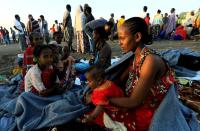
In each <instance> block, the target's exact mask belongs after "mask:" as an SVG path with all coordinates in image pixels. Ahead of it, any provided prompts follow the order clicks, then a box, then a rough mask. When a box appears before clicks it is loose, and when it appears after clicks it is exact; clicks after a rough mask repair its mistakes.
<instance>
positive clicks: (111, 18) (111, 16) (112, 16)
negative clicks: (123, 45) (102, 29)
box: [109, 13, 117, 41]
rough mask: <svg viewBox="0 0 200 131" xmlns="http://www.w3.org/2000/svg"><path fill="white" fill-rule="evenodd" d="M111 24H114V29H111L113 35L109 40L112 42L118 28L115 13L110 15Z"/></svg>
mask: <svg viewBox="0 0 200 131" xmlns="http://www.w3.org/2000/svg"><path fill="white" fill-rule="evenodd" d="M109 22H111V23H112V24H113V27H112V28H111V35H110V36H109V39H110V40H111V41H112V40H113V38H114V35H115V32H116V31H117V29H116V26H115V20H114V13H112V14H111V15H110V19H109Z"/></svg>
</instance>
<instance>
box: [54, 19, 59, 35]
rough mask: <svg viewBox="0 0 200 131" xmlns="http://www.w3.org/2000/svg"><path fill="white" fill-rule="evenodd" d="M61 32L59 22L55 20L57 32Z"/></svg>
mask: <svg viewBox="0 0 200 131" xmlns="http://www.w3.org/2000/svg"><path fill="white" fill-rule="evenodd" d="M58 30H59V25H58V21H57V20H55V31H56V32H58Z"/></svg>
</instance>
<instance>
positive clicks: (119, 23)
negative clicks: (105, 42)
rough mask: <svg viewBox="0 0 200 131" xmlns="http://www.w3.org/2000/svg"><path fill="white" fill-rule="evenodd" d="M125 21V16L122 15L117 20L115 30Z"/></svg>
mask: <svg viewBox="0 0 200 131" xmlns="http://www.w3.org/2000/svg"><path fill="white" fill-rule="evenodd" d="M124 21H125V16H124V15H122V16H121V18H120V19H119V20H118V23H117V30H118V29H119V27H120V26H121V25H122V24H123V23H124Z"/></svg>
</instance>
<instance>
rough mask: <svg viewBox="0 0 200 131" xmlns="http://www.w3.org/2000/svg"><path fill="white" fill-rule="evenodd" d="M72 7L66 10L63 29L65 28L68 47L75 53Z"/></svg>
mask: <svg viewBox="0 0 200 131" xmlns="http://www.w3.org/2000/svg"><path fill="white" fill-rule="evenodd" d="M70 12H71V6H70V5H69V4H68V5H66V10H65V12H64V16H63V28H64V39H65V41H66V43H67V46H68V48H69V50H70V51H75V50H74V49H73V47H72V39H73V27H72V19H71V15H70Z"/></svg>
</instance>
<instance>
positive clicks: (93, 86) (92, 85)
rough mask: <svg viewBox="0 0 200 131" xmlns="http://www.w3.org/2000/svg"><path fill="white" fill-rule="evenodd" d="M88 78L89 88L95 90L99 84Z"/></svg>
mask: <svg viewBox="0 0 200 131" xmlns="http://www.w3.org/2000/svg"><path fill="white" fill-rule="evenodd" d="M86 78H87V82H88V86H89V87H90V88H91V89H95V88H96V87H97V86H98V85H97V82H95V81H94V80H93V79H92V78H91V77H86Z"/></svg>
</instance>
